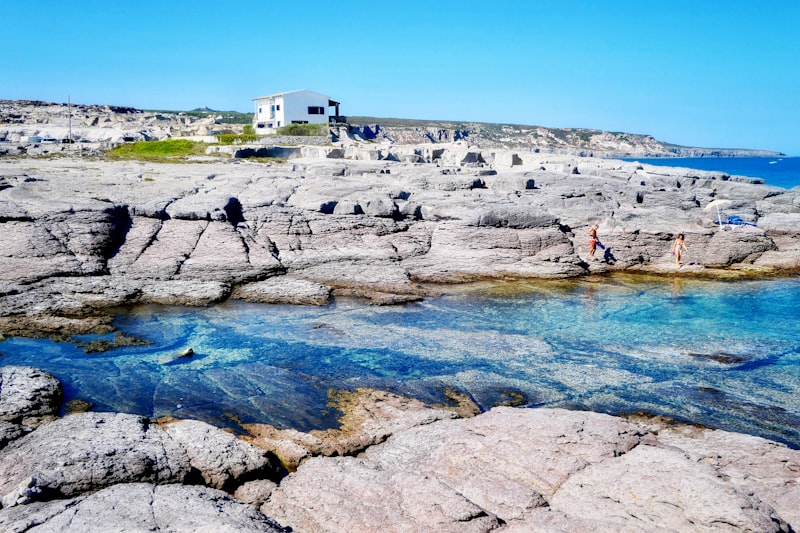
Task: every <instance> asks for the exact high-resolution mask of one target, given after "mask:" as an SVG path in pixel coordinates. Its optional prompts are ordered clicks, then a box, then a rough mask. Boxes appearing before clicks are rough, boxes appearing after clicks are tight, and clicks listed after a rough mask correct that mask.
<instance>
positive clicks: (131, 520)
mask: <svg viewBox="0 0 800 533" xmlns="http://www.w3.org/2000/svg"><path fill="white" fill-rule="evenodd" d="M0 529H2V530H3V531H7V532H9V533H22V532H24V531H41V532H51V531H52V532H75V533H78V532H80V533H95V532H96V533H105V532H106V531H220V532H231V533H233V532H267V533H279V532H285V531H287V530H286V529H284V528H282V527H281V526H280V525H279V524H278V523H277V522H275V521H273V520H270V519H269V518H267V517H266V516H264V515H262V514H261V513H259V512H258V511H257V510H256V509H254V508H253V507H251V506H250V505H247V504H245V503H242V502H240V501H237V500H235V499H233V498H231V497H230V496H229V495H228V494H226V493H224V492H222V491H220V490H215V489H210V488H207V487H201V486H186V485H152V484H149V483H127V484H122V485H114V486H113V487H108V488H106V489H103V490H100V491H98V492H96V493H93V494H88V495H85V496H79V497H77V498H73V499H70V500H54V501H49V502H41V503H34V504H31V505H26V506H24V507H15V508H12V509H6V510H4V511H0Z"/></svg>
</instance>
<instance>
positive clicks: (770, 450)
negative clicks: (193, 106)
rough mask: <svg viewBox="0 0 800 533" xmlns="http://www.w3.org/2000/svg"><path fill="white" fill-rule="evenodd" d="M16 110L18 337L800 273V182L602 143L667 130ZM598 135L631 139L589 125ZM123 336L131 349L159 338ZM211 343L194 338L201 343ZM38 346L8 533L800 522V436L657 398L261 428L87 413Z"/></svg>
mask: <svg viewBox="0 0 800 533" xmlns="http://www.w3.org/2000/svg"><path fill="white" fill-rule="evenodd" d="M2 104H3V106H4V107H3V109H2V110H3V113H4V115H3V117H4V118H3V123H2V124H0V137H2V138H3V139H4V142H2V143H0V153H2V154H3V155H2V156H0V251H1V252H2V253H0V279H2V290H0V334H2V335H3V338H6V337H10V338H14V339H17V338H24V339H36V338H49V339H53V340H60V341H66V342H71V343H79V342H86V341H85V339H86V338H90V337H91V336H92V335H108V334H109V333H114V332H115V325H114V318H115V317H116V316H117V315H118V314H119V313H120V312H121V310H127V309H131V308H132V307H133V306H139V305H146V304H159V305H178V306H213V305H216V304H219V303H220V302H225V301H229V300H231V301H241V302H254V303H262V304H265V305H276V304H295V305H311V306H325V305H331V302H336V301H337V300H342V301H345V300H347V299H353V298H355V299H357V300H358V301H360V302H366V303H369V304H371V305H374V306H379V307H375V309H385V308H386V307H385V306H401V305H414V302H420V301H425V299H426V298H435V297H437V296H438V295H441V294H447V293H448V292H449V291H451V290H452V289H453V288H454V287H459V286H461V285H463V284H465V283H470V282H486V281H500V280H540V279H548V280H560V279H574V278H583V279H587V280H589V279H597V278H598V276H608V275H613V274H616V273H625V274H638V275H647V276H654V277H658V278H663V279H668V280H675V279H678V280H680V279H713V280H721V281H732V280H733V281H735V280H746V279H754V278H758V279H761V278H765V277H770V276H784V277H785V276H791V275H795V274H796V273H797V272H798V270H800V191H798V190H797V189H796V188H795V189H786V188H781V187H774V186H770V185H768V184H765V183H764V180H763V179H761V178H758V177H748V176H737V175H732V174H729V173H725V172H722V171H712V170H705V171H704V170H697V169H691V168H671V167H663V166H655V165H650V164H646V163H641V162H636V161H622V160H620V159H610V158H607V157H606V156H612V155H613V156H616V157H639V156H640V155H641V156H642V157H645V156H648V155H649V156H658V155H659V154H658V153H655V151H654V150H650V151H648V150H646V149H642V151H640V152H636V151H633V150H632V149H631V150H628V149H622V148H621V144H620V143H623V142H627V143H633V142H634V141H636V142H637V143H639V144H637V146H640V145H641V144H642V143H644V141H637V140H636V138H635V136H632V135H624V134H610V133H604V132H596V133H595V132H592V130H585V131H583V132H582V131H577V130H576V131H574V132H573V133H563V134H562V133H557V132H552V131H551V132H550V134H549V137H548V136H547V135H545V134H544V133H543V132H539V131H538V130H537V129H536V128H534V127H531V128H530V135H531V138H533V139H536V138H539V137H548V138H552V139H554V140H553V141H552V142H556V141H563V145H562V146H561V147H560V148H559V147H556V146H555V145H552V146H551V145H548V146H546V147H543V146H538V145H534V144H532V143H528V144H526V143H523V142H520V143H517V144H514V143H508V142H506V143H505V144H504V142H503V134H504V133H503V132H505V134H507V133H508V131H506V130H504V129H503V128H502V127H499V128H489V127H485V128H483V129H481V131H484V130H487V131H492V132H500V133H498V135H497V137H496V138H494V139H492V140H485V139H484V140H481V139H479V135H477V134H476V133H475V130H474V129H473V130H470V128H462V127H454V128H452V129H448V128H439V129H437V130H433V131H432V130H429V129H421V128H417V129H414V130H413V131H412V130H409V129H406V130H405V131H406V134H407V135H408V136H409V138H407V139H406V138H404V137H402V136H401V135H400V134H399V133H394V137H393V136H392V135H393V130H392V126H391V125H385V126H380V127H378V126H376V124H367V123H365V124H361V125H358V126H357V127H355V126H354V127H348V126H345V125H342V126H337V127H335V128H333V129H331V130H330V132H329V133H328V134H326V135H323V136H317V137H310V138H297V137H292V138H280V137H278V138H273V139H269V138H262V139H257V140H255V141H252V142H250V141H247V140H246V139H243V138H239V139H234V140H232V143H231V144H223V143H221V142H219V141H220V140H221V139H219V136H222V135H233V136H234V137H235V136H237V135H239V133H238V132H236V131H234V132H233V133H222V132H221V131H220V130H222V129H225V126H223V125H221V124H217V123H216V122H215V121H216V119H215V118H214V117H213V116H212V117H211V119H210V120H209V118H208V117H204V118H199V119H196V120H195V119H191V120H190V119H187V118H186V117H180V118H177V117H172V116H168V115H167V114H165V113H147V112H141V111H139V110H133V109H130V108H113V107H106V108H99V107H96V106H86V108H85V109H84V108H81V107H80V106H78V107H77V108H76V109H75V110H72V109H70V111H69V113H70V117H69V118H70V121H76V122H74V123H72V124H70V125H69V126H68V127H69V128H70V130H72V128H75V131H78V130H79V127H81V128H85V135H83V137H82V139H83V140H86V142H66V143H64V142H61V139H63V138H67V139H69V141H73V140H75V139H73V137H72V135H71V134H70V135H65V134H64V132H65V131H66V130H64V129H63V128H64V124H63V119H64V117H65V116H66V115H65V113H64V107H63V106H55V105H51V104H45V103H35V102H34V103H32V102H24V103H14V102H11V103H9V102H3V103H2ZM8 106H12V107H13V106H17V107H18V108H19V109H18V110H17V111H15V112H13V113H12V112H10V111H8V109H9V107H8ZM53 108H57V111H54V110H53ZM37 110H38V111H40V112H43V113H44V114H45V115H49V116H51V117H54V118H53V121H54V122H56V118H58V121H61V122H59V123H58V124H54V125H53V126H52V131H44V130H46V129H47V126H46V125H44V126H43V125H42V124H41V123H34V122H32V121H27V120H26V119H25V117H27V116H33V115H35V114H36V112H37ZM73 112H74V113H76V114H75V115H72V113H73ZM78 112H80V113H82V114H81V115H80V120H81V121H82V124H83V125H82V126H79V124H80V123H78V122H77V119H78V115H77V113H78ZM26 113H27V114H26ZM31 113H32V114H33V115H32V114H31ZM59 113H60V114H59ZM12 114H13V115H19V116H18V117H16V118H13V120H12V119H11V118H10V117H11V115H12ZM394 127H395V128H396V127H398V126H394ZM31 128H33V129H36V130H37V132H38V135H36V134H35V133H37V132H34V131H32V129H31ZM58 128H62V129H58ZM508 128H511V127H508ZM508 128H506V129H508ZM479 129H480V128H479ZM215 132H219V133H215ZM409 132H410V133H409ZM456 132H458V133H456ZM586 132H591V133H586ZM533 133H536V134H537V136H533ZM106 134H108V136H107V137H106V136H105V135H106ZM177 136H181V137H193V139H187V138H184V139H175V138H174V137H177ZM23 137H24V139H23ZM31 137H38V140H37V139H34V140H30V138H31ZM194 137H204V138H205V139H203V140H199V139H195V138H194ZM145 139H150V141H149V142H150V143H151V144H147V143H145ZM404 139H405V140H407V141H411V142H408V143H406V142H401V141H403V140H404ZM575 139H577V141H575ZM77 140H78V141H80V140H81V139H77ZM209 140H210V141H211V142H208V143H205V144H204V141H209ZM473 140H475V142H473ZM645 140H647V139H645ZM601 141H602V142H605V143H606V145H604V146H606V147H607V148H608V149H601V148H602V146H601V145H600V144H591V143H600V142H601ZM647 142H650V141H649V140H648V141H647ZM653 142H655V141H654V140H653ZM119 143H121V144H120V146H119V147H117V148H112V147H111V145H117V144H119ZM140 143H142V144H144V145H145V148H144V149H143V150H145V151H144V152H137V149H138V148H139V144H140ZM580 143H584V144H585V146H583V147H582V146H581V145H580ZM645 144H646V143H645ZM661 144H662V145H663V143H661ZM148 147H149V148H158V149H157V150H155V151H156V152H157V155H153V150H150V151H147V148H148ZM638 149H639V148H637V149H636V150H638ZM712 152H714V153H715V154H716V155H750V156H752V155H759V154H757V153H753V152H737V153H728V152H724V151H712ZM672 153H673V154H675V155H684V156H699V155H702V154H701V153H700V152H692V151H686V152H680V151H679V152H675V151H673V152H672ZM143 154H144V155H143ZM705 155H709V154H705ZM762 155H764V156H768V157H776V156H778V155H779V154H777V153H768V152H764V153H763V154H762ZM600 156H604V157H600ZM593 226H596V227H597V230H596V231H597V239H594V238H593V237H591V236H590V234H589V231H590V228H591V227H593ZM679 234H683V235H684V236H685V242H686V245H687V250H686V252H685V253H684V254H683V257H682V261H680V262H679V261H678V260H677V259H678V258H677V257H676V256H675V255H673V253H672V252H673V250H674V246H673V243H674V240H675V238H676V237H677V235H679ZM593 240H594V241H597V240H599V243H597V242H595V243H594V244H593V243H592V241H593ZM593 248H594V253H593V252H592V250H593ZM326 328H328V326H326V324H325V323H324V322H322V323H320V324H319V327H318V328H317V329H318V330H320V331H326ZM334 333H335V334H337V335H346V334H347V332H346V331H337V332H334ZM668 334H675V332H668ZM31 342H34V341H33V340H32V341H31ZM109 342H110V343H111V346H108V347H109V348H111V349H112V352H110V353H113V349H114V346H122V345H125V344H127V343H131V342H135V340H132V339H128V338H126V337H125V336H124V335H117V336H115V337H113V340H111V341H109ZM114 343H116V344H114ZM2 351H5V348H4V347H3V344H0V352H2ZM195 352H197V351H196V350H192V352H189V351H188V350H185V349H183V347H181V350H177V349H176V350H175V353H174V354H171V355H173V356H174V358H177V356H179V355H183V356H185V357H183V358H181V359H185V360H191V359H192V358H193V357H201V356H203V355H204V354H202V353H195ZM167 355H170V354H169V353H165V356H167ZM706 355H708V354H706ZM733 355H734V356H735V355H736V354H733ZM498 356H499V357H502V354H498ZM711 356H716V357H717V358H718V359H725V357H726V356H725V354H722V353H717V354H716V355H715V354H711ZM87 357H90V355H89V354H88V353H87ZM707 359H708V358H707ZM715 362H716V363H719V364H730V362H731V361H730V357H728V361H727V362H725V361H723V362H720V361H715ZM734 362H735V361H734ZM172 363H173V361H172V360H171V361H168V362H165V364H172ZM179 364H183V363H182V362H179ZM320 364H322V363H320ZM35 366H36V365H35V364H34V362H33V361H32V362H31V364H29V365H9V366H3V367H2V368H0V371H2V381H0V424H2V425H0V429H1V430H2V432H1V433H0V472H1V473H2V475H0V497H1V498H2V506H3V508H2V509H1V510H0V524H2V525H3V529H8V530H23V528H24V527H28V526H26V525H25V524H33V523H35V524H42V525H44V526H46V527H48V528H50V529H53V530H55V529H59V528H60V527H62V526H63V525H64V524H71V525H72V526H71V527H79V526H76V524H85V525H86V527H87V530H92V529H91V528H92V527H94V528H96V527H98V526H97V524H105V525H108V526H109V527H111V528H112V529H123V528H132V529H136V528H140V529H146V528H151V527H153V524H155V523H162V524H163V523H170V524H172V525H173V527H176V528H178V529H179V528H181V527H182V528H184V529H191V528H197V527H216V528H219V529H224V528H228V529H233V530H241V531H281V530H284V529H283V528H284V527H291V528H293V530H295V531H337V530H342V529H353V530H358V529H378V528H380V529H385V530H419V531H422V530H428V531H465V530H470V531H491V530H507V531H514V530H517V531H524V530H535V529H537V528H542V529H547V528H549V529H560V530H571V531H574V530H584V529H589V528H592V529H597V528H599V529H601V530H607V531H618V530H625V529H636V530H639V531H642V530H645V531H646V530H658V529H660V528H663V527H669V528H671V529H674V530H715V529H720V530H722V529H721V528H722V527H723V526H720V524H724V527H726V528H733V529H736V530H756V531H791V530H792V529H793V528H797V526H798V524H800V514H798V509H797V505H796V502H797V501H798V498H799V497H800V487H798V477H800V473H798V472H800V468H798V465H799V464H800V452H799V451H798V450H796V449H793V448H791V447H789V446H786V445H784V444H780V443H777V442H774V441H770V440H767V439H764V438H761V437H757V436H753V435H745V434H740V433H733V432H727V431H723V430H720V429H715V428H709V427H700V426H697V425H692V424H688V423H685V422H681V421H677V420H673V419H668V418H665V417H659V416H654V415H653V413H628V414H627V416H625V417H618V416H610V415H608V414H603V413H593V412H588V411H580V410H565V409H551V408H517V407H513V406H514V405H519V402H517V401H515V397H514V395H513V394H511V395H509V401H508V402H507V405H497V406H494V407H491V406H490V407H491V408H490V409H486V408H485V407H486V406H482V405H479V404H478V403H476V402H475V401H474V399H473V398H470V396H469V394H465V393H464V391H460V390H457V389H453V390H448V391H446V398H447V401H445V402H443V403H441V404H438V405H432V404H426V403H423V402H420V401H419V400H417V399H414V398H410V397H408V396H405V395H398V394H395V393H393V392H391V391H382V390H375V389H370V388H359V389H357V390H339V391H329V392H330V406H331V409H335V410H336V411H337V412H338V413H340V416H339V417H338V418H339V425H338V426H337V427H335V428H319V429H312V430H308V431H299V430H297V429H296V428H292V427H277V426H276V425H270V424H263V423H250V422H248V423H241V424H239V425H238V429H239V430H240V431H239V432H238V434H234V433H231V432H228V431H225V430H223V429H220V428H218V427H215V426H213V425H210V424H208V423H206V422H202V421H198V420H193V419H181V418H180V417H179V416H171V417H150V416H146V415H143V414H130V413H112V412H107V411H102V410H94V409H93V408H92V406H91V405H90V404H89V403H87V402H84V403H83V404H80V403H79V402H71V403H70V404H69V406H71V407H69V410H70V411H73V412H70V414H66V412H65V411H66V408H67V406H62V401H63V398H64V397H65V396H69V394H70V390H69V389H67V390H64V387H63V386H62V384H61V383H59V381H58V380H57V379H55V378H54V377H53V376H51V375H50V374H48V373H47V372H43V371H41V370H39V369H37V368H34V367H35ZM156 371H157V369H156ZM309 380H311V381H313V376H310V377H309ZM131 386H133V384H131ZM787 386H789V387H791V383H787ZM326 392H328V391H326ZM703 392H707V391H703ZM115 393H116V394H117V395H124V393H125V391H124V390H118V391H115ZM72 400H79V398H73V399H72ZM208 401H209V402H214V401H215V400H214V398H209V399H208ZM250 401H252V402H256V403H257V402H259V401H261V400H260V399H259V397H258V395H257V394H253V395H252V396H251V399H250ZM76 411H79V412H76ZM797 414H798V413H786V415H787V416H795V417H796V416H797ZM236 417H237V414H236V413H230V418H231V419H236ZM686 418H687V420H691V416H690V414H687V416H686ZM187 502H188V503H187ZM123 504H124V505H123ZM121 507H124V512H123V511H120V508H121ZM665 524H666V525H667V526H665Z"/></svg>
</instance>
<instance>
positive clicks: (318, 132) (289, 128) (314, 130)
mask: <svg viewBox="0 0 800 533" xmlns="http://www.w3.org/2000/svg"><path fill="white" fill-rule="evenodd" d="M328 131H329V130H328V125H327V124H287V125H286V126H282V127H280V128H278V129H277V134H278V135H294V136H301V137H314V136H323V135H328Z"/></svg>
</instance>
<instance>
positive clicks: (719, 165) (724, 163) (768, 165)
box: [626, 157, 800, 189]
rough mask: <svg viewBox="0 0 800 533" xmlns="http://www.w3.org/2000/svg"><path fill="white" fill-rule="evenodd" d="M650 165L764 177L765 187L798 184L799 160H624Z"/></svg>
mask: <svg viewBox="0 0 800 533" xmlns="http://www.w3.org/2000/svg"><path fill="white" fill-rule="evenodd" d="M626 161H639V162H640V163H647V164H650V165H660V166H669V167H685V168H696V169H699V170H715V171H720V172H726V173H728V174H731V175H734V176H750V177H753V178H764V179H765V180H766V183H767V185H774V186H776V187H783V188H785V189H791V188H792V187H796V186H798V185H800V157H682V158H666V157H665V158H658V159H627V160H626Z"/></svg>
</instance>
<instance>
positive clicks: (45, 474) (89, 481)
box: [0, 412, 191, 507]
mask: <svg viewBox="0 0 800 533" xmlns="http://www.w3.org/2000/svg"><path fill="white" fill-rule="evenodd" d="M190 469H191V465H190V461H189V457H188V456H187V454H186V451H185V450H184V449H183V448H182V447H181V446H180V445H179V444H177V443H176V442H175V441H174V440H173V439H171V438H170V437H169V435H167V433H166V432H165V431H164V430H162V429H161V428H159V427H158V426H153V425H151V424H149V423H148V421H147V419H145V418H143V417H140V416H135V415H127V414H116V413H91V412H89V413H77V414H73V415H69V416H66V417H64V418H62V419H59V420H56V421H54V422H50V423H48V424H44V425H42V426H40V427H39V428H37V429H36V430H35V431H33V432H32V433H29V434H27V435H25V436H24V437H21V438H19V439H17V440H15V441H12V442H11V443H10V444H9V445H7V446H6V447H5V448H4V449H3V450H0V497H2V503H3V506H4V507H11V506H14V505H18V504H25V503H29V502H32V501H36V500H43V499H50V498H53V497H61V498H63V497H72V496H76V495H79V494H83V493H86V492H91V491H96V490H98V489H102V488H104V487H108V486H110V485H114V484H117V483H132V482H140V481H147V482H154V483H180V482H183V481H184V480H185V479H186V478H187V476H188V475H189V473H190Z"/></svg>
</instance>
